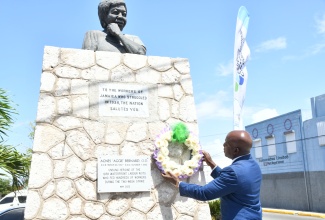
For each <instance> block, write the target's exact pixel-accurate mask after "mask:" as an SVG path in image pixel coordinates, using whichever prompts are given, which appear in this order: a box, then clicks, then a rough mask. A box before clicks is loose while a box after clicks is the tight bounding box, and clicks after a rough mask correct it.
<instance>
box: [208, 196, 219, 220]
mask: <svg viewBox="0 0 325 220" xmlns="http://www.w3.org/2000/svg"><path fill="white" fill-rule="evenodd" d="M209 206H210V214H211V218H212V220H219V219H221V211H220V200H219V199H216V200H212V201H210V202H209Z"/></svg>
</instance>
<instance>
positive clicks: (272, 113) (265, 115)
mask: <svg viewBox="0 0 325 220" xmlns="http://www.w3.org/2000/svg"><path fill="white" fill-rule="evenodd" d="M276 116H279V114H278V112H277V110H276V109H270V108H265V109H262V110H260V111H258V112H256V113H254V114H253V115H252V120H253V122H252V123H257V122H260V121H264V120H266V119H270V118H274V117H276Z"/></svg>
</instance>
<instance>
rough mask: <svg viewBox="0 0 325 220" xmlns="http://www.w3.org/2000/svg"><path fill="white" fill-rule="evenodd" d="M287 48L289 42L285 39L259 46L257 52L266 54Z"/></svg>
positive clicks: (265, 42)
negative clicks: (266, 52)
mask: <svg viewBox="0 0 325 220" xmlns="http://www.w3.org/2000/svg"><path fill="white" fill-rule="evenodd" d="M286 47H287V40H286V38H285V37H279V38H277V39H273V40H268V41H264V42H263V43H261V44H260V45H259V46H257V49H256V50H255V51H256V52H265V51H269V50H281V49H285V48H286Z"/></svg>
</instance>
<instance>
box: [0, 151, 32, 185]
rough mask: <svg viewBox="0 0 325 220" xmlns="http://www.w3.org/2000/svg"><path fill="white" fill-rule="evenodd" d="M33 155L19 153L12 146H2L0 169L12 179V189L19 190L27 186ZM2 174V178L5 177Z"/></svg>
mask: <svg viewBox="0 0 325 220" xmlns="http://www.w3.org/2000/svg"><path fill="white" fill-rule="evenodd" d="M30 162H31V154H29V153H27V154H23V153H20V152H18V151H17V150H16V149H15V148H14V147H12V146H6V145H0V168H1V169H2V170H3V171H5V172H6V173H8V174H9V175H10V176H11V178H12V188H13V189H16V190H19V189H21V188H24V187H26V186H27V180H28V177H29V168H30ZM5 175H6V174H1V173H0V176H5Z"/></svg>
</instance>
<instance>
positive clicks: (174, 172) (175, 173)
mask: <svg viewBox="0 0 325 220" xmlns="http://www.w3.org/2000/svg"><path fill="white" fill-rule="evenodd" d="M173 174H174V175H175V176H179V175H181V171H180V170H179V169H175V170H173Z"/></svg>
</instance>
